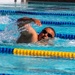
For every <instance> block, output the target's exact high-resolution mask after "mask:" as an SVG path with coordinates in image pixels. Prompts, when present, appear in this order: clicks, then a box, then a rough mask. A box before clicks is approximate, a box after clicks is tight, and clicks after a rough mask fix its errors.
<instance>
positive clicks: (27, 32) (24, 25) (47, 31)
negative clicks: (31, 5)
mask: <svg viewBox="0 0 75 75" xmlns="http://www.w3.org/2000/svg"><path fill="white" fill-rule="evenodd" d="M31 22H34V23H35V24H37V25H38V26H41V22H40V20H38V19H33V18H27V17H23V18H20V19H18V20H17V25H18V29H19V30H21V32H20V37H19V38H18V40H17V43H35V42H38V41H40V40H42V39H45V40H47V39H49V38H51V39H53V38H54V36H55V31H54V29H53V28H50V27H46V28H44V29H43V30H42V31H41V32H40V34H37V32H36V31H35V30H34V29H33V28H32V27H31V25H30V23H31Z"/></svg>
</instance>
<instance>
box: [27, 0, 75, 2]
mask: <svg viewBox="0 0 75 75" xmlns="http://www.w3.org/2000/svg"><path fill="white" fill-rule="evenodd" d="M28 1H47V2H48V1H50V2H75V0H28Z"/></svg>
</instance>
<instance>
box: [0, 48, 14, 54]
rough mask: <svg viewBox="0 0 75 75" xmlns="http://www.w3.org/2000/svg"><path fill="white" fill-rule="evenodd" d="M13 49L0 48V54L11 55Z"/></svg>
mask: <svg viewBox="0 0 75 75" xmlns="http://www.w3.org/2000/svg"><path fill="white" fill-rule="evenodd" d="M13 50H14V49H13V48H5V47H1V48H0V53H8V54H13Z"/></svg>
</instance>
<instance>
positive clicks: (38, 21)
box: [32, 18, 42, 26]
mask: <svg viewBox="0 0 75 75" xmlns="http://www.w3.org/2000/svg"><path fill="white" fill-rule="evenodd" d="M32 19H33V18H32ZM33 21H34V23H35V24H37V25H38V26H41V25H42V24H41V21H40V20H38V19H33Z"/></svg>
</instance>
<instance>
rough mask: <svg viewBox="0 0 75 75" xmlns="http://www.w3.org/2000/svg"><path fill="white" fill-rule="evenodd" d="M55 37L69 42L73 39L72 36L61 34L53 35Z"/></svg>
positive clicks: (73, 36)
mask: <svg viewBox="0 0 75 75" xmlns="http://www.w3.org/2000/svg"><path fill="white" fill-rule="evenodd" d="M55 37H59V38H63V39H70V40H72V39H75V35H74V34H61V33H59V34H58V33H57V34H56V35H55Z"/></svg>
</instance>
